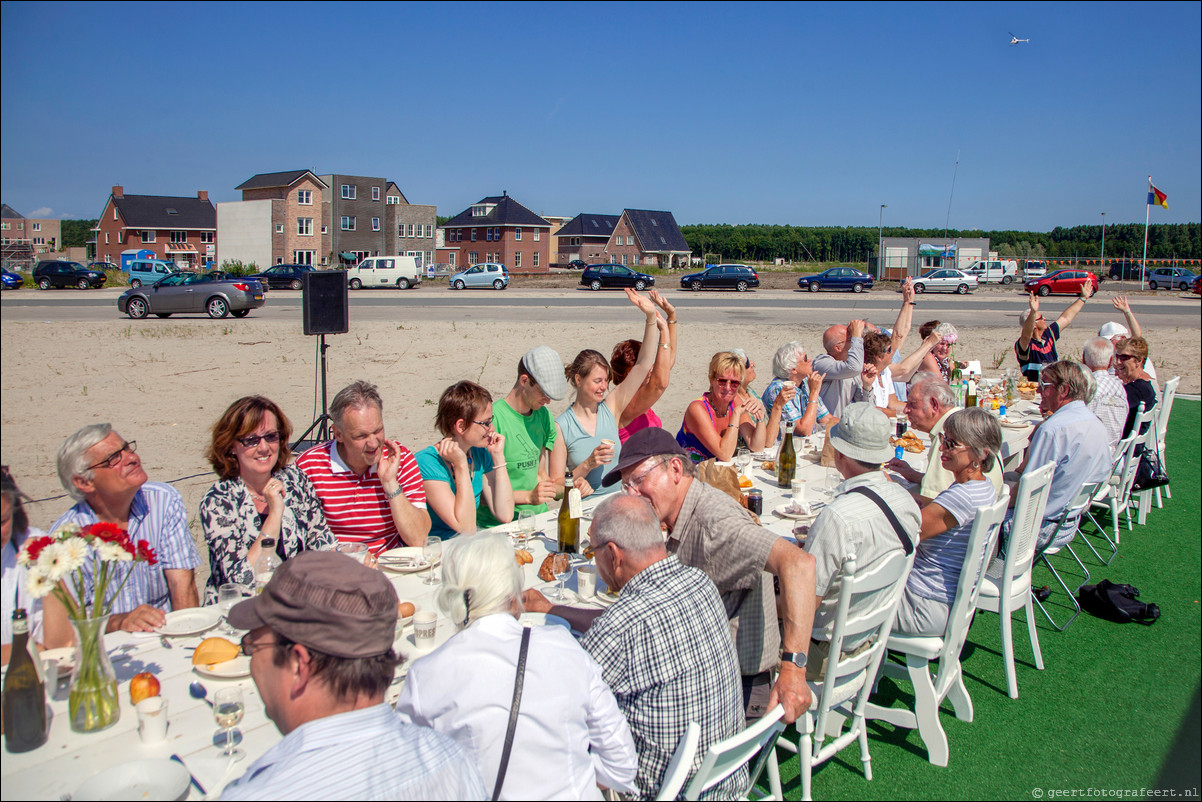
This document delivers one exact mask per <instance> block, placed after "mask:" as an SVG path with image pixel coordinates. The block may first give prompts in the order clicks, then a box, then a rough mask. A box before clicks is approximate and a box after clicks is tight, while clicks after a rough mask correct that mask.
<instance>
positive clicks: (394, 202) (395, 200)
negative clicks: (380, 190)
mask: <svg viewBox="0 0 1202 802" xmlns="http://www.w3.org/2000/svg"><path fill="white" fill-rule="evenodd" d="M384 202H385V203H386V204H388V205H389V206H395V205H397V204H398V203H400V202H401V199H400V197H399V196H397V195H389V196H388V197H387V198H385V199H384Z"/></svg>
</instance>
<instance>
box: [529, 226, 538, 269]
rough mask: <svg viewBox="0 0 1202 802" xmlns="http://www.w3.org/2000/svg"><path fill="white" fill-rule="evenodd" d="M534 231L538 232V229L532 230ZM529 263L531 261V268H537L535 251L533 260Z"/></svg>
mask: <svg viewBox="0 0 1202 802" xmlns="http://www.w3.org/2000/svg"><path fill="white" fill-rule="evenodd" d="M534 230H535V231H538V229H537V228H536V229H534ZM531 261H532V264H531V267H538V251H535V252H534V257H533V259H532V260H531Z"/></svg>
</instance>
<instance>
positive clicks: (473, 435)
mask: <svg viewBox="0 0 1202 802" xmlns="http://www.w3.org/2000/svg"><path fill="white" fill-rule="evenodd" d="M492 421H493V414H492V396H491V395H490V394H489V392H488V390H485V389H484V388H483V387H481V386H480V385H478V384H476V383H475V382H470V381H461V382H459V383H458V384H452V385H451V386H450V387H448V388H447V389H446V390H444V391H443V393H442V397H441V398H439V399H438V414H437V415H436V416H435V418H434V424H435V426H437V427H438V431H439V432H441V433H442V435H443V438H442V440H439V441H438V442H437V443H436V444H434V445H432V446H427V447H426V448H423V449H422V450H421V451H419V452H417V467H418V468H419V469H421V472H422V483H423V484H424V485H425V489H426V503H427V504H428V505H429V507H430V534H431V535H436V536H437V537H440V538H442V539H443V540H446V539H447V538H450V537H454V536H455V535H470V534H472V533H474V532H475V531H476V509H477V508H478V507H479V506H480V500H481V498H483V499H484V503H485V505H486V506H487V507H488V510H489V511H490V512H491V513H492V517H493V518H495V519H496V520H497V521H498V522H500V523H509V522H510V521H512V520H513V486H512V485H511V484H510V482H509V472H508V471H506V470H505V437H504V436H503V435H501V434H499V433H497V431H496V430H495V429H494V428H493V425H492Z"/></svg>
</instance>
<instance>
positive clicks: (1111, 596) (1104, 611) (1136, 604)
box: [1077, 579, 1160, 624]
mask: <svg viewBox="0 0 1202 802" xmlns="http://www.w3.org/2000/svg"><path fill="white" fill-rule="evenodd" d="M1077 603H1078V604H1080V605H1081V609H1082V610H1084V611H1085V612H1087V613H1089V614H1090V615H1094V616H1097V617H1098V618H1103V619H1105V620H1107V621H1113V622H1115V623H1116V624H1129V623H1131V622H1133V621H1134V622H1135V623H1138V624H1151V623H1152V622H1153V621H1155V620H1156V619H1157V618H1160V607H1158V606H1157V605H1155V604H1152V603H1151V602H1141V601H1140V600H1139V589H1138V588H1134V587H1132V586H1131V585H1120V584H1116V583H1114V582H1111V581H1110V580H1109V579H1103V580H1102V581H1101V582H1099V583H1098V584H1096V585H1082V586H1081V587H1080V588H1079V589H1078V590H1077Z"/></svg>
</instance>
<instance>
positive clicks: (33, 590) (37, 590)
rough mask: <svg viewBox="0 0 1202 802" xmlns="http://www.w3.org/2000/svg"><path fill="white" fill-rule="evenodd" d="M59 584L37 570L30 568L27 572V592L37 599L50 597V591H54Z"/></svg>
mask: <svg viewBox="0 0 1202 802" xmlns="http://www.w3.org/2000/svg"><path fill="white" fill-rule="evenodd" d="M56 584H57V583H55V581H54V580H53V579H51V578H50V577H48V576H46V575H45V574H44V573H42V572H41V571H39V570H38V569H37V568H32V567H31V568H30V569H29V570H28V571H26V572H25V592H26V593H28V594H29V595H30V596H32V597H33V598H35V599H41V598H43V597H45V596H48V595H50V591H52V590H54V588H55V586H56Z"/></svg>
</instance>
